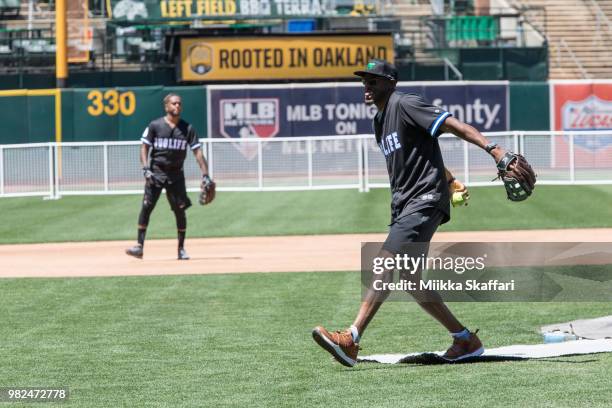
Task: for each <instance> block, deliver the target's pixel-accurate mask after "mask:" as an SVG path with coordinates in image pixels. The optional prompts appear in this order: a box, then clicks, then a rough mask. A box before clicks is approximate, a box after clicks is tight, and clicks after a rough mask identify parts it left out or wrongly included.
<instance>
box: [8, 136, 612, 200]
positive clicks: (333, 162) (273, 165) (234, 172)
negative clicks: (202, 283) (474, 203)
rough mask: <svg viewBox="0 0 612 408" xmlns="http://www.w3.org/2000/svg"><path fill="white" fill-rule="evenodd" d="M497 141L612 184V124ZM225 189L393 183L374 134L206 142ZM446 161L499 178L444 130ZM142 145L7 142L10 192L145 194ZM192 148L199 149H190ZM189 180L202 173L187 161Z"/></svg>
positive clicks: (560, 171)
mask: <svg viewBox="0 0 612 408" xmlns="http://www.w3.org/2000/svg"><path fill="white" fill-rule="evenodd" d="M486 136H487V137H488V139H489V140H491V141H493V142H496V143H498V144H500V145H501V146H504V147H505V148H506V149H509V150H513V151H516V152H521V153H523V154H524V155H525V156H526V157H527V158H528V160H529V162H530V163H531V164H532V165H533V167H534V168H535V170H536V172H537V174H538V183H540V184H612V131H590V132H544V131H543V132H498V133H487V134H486ZM202 143H203V149H204V153H205V155H206V157H207V158H208V162H209V167H210V173H211V175H212V177H213V178H214V179H215V181H216V182H217V185H218V189H219V191H291V190H323V189H358V190H359V191H368V190H369V189H370V188H385V187H388V186H389V182H388V176H387V170H386V165H385V160H384V157H383V155H382V154H381V152H380V150H379V147H378V146H377V145H376V142H375V140H374V138H373V137H372V136H371V135H353V136H328V137H306V138H297V137H290V138H272V139H263V138H256V139H202ZM440 148H441V150H442V154H443V156H444V161H445V165H446V167H447V168H449V169H450V170H452V171H453V172H454V173H455V174H456V176H457V177H458V178H460V179H462V180H463V181H465V182H466V183H467V184H468V185H471V186H482V185H494V184H497V183H499V181H491V180H492V179H493V178H494V177H495V175H496V172H495V167H494V163H493V161H492V159H491V157H490V156H489V155H488V154H486V153H485V152H484V151H483V150H482V149H480V148H478V147H476V146H473V145H471V144H468V143H466V142H464V141H462V140H461V139H459V138H457V137H454V136H452V135H442V136H441V137H440ZM139 149H140V142H137V141H135V142H90V143H61V144H57V143H37V144H23V145H0V197H11V196H47V197H51V198H59V197H61V196H62V195H87V194H136V193H137V194H140V193H142V189H143V176H142V170H141V166H140V164H139ZM188 155H190V154H189V153H188ZM185 176H186V179H187V187H188V189H189V190H190V191H196V190H197V189H198V187H199V183H200V176H201V175H200V170H199V169H198V166H197V163H196V161H195V160H194V159H193V158H189V157H188V158H187V160H186V162H185Z"/></svg>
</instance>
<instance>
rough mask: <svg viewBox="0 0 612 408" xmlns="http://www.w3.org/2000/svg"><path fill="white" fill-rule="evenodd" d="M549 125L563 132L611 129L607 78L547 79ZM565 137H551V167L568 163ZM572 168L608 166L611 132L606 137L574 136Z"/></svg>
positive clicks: (610, 90)
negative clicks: (549, 110)
mask: <svg viewBox="0 0 612 408" xmlns="http://www.w3.org/2000/svg"><path fill="white" fill-rule="evenodd" d="M550 91H551V98H550V99H551V106H552V109H551V121H550V123H551V126H553V129H552V130H557V131H563V132H567V133H569V132H585V131H591V130H612V82H611V81H599V82H595V81H559V82H555V81H551V83H550ZM570 148H571V147H570V143H569V136H567V135H564V136H559V137H555V142H554V152H555V154H554V163H555V167H569V165H570V163H569V162H570V160H569V157H570ZM573 149H574V166H575V167H576V168H609V167H610V166H612V132H611V135H610V136H598V137H595V136H589V135H580V134H578V135H576V136H574V146H573Z"/></svg>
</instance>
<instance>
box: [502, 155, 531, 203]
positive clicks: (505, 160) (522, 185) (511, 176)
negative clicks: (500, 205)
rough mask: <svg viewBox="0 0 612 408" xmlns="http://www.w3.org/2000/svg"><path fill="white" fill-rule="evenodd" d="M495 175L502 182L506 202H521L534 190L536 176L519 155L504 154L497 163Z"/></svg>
mask: <svg viewBox="0 0 612 408" xmlns="http://www.w3.org/2000/svg"><path fill="white" fill-rule="evenodd" d="M497 175H498V178H500V179H501V180H502V181H503V182H504V187H505V188H506V193H507V194H508V200H512V201H523V200H525V199H527V197H529V196H530V195H531V192H532V191H533V189H534V188H535V183H536V174H535V173H534V172H533V169H532V168H531V165H530V164H529V163H528V162H527V160H526V159H525V158H524V157H523V156H522V155H520V154H517V153H512V152H506V153H505V154H504V156H503V157H502V158H501V159H500V160H499V162H497Z"/></svg>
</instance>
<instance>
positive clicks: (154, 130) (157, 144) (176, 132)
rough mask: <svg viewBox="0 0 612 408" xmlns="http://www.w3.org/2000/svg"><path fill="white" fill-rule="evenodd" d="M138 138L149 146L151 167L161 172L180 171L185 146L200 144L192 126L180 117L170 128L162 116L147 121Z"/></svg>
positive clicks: (190, 146)
mask: <svg viewBox="0 0 612 408" xmlns="http://www.w3.org/2000/svg"><path fill="white" fill-rule="evenodd" d="M140 140H141V141H142V143H145V144H148V145H149V146H151V152H150V157H151V159H150V160H151V161H150V166H151V169H152V170H153V171H159V172H162V173H172V172H179V171H181V170H182V169H183V163H184V162H185V156H186V153H187V148H191V150H195V149H197V148H199V147H200V146H201V144H200V142H199V140H198V135H197V134H196V131H195V130H194V128H193V126H191V125H190V124H189V123H187V122H185V121H184V120H183V119H181V120H180V121H179V123H178V124H177V125H176V126H175V127H174V128H171V127H170V125H169V124H168V123H167V122H166V120H165V119H164V118H163V117H161V118H158V119H155V120H154V121H153V122H151V123H149V126H147V128H146V129H145V131H144V132H143V134H142V138H141V139H140Z"/></svg>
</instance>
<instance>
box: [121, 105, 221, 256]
mask: <svg viewBox="0 0 612 408" xmlns="http://www.w3.org/2000/svg"><path fill="white" fill-rule="evenodd" d="M164 109H165V111H166V115H165V116H163V117H161V118H158V119H155V120H154V121H152V122H151V123H150V124H149V126H147V128H146V129H145V131H144V133H143V134H142V138H141V139H140V140H141V141H142V145H141V147H140V163H141V164H142V166H143V168H142V170H143V174H144V178H145V189H144V198H143V201H142V208H141V209H140V215H139V216H138V244H137V245H136V246H133V247H131V248H128V249H126V251H125V253H126V254H128V255H130V256H133V257H136V258H139V259H142V256H143V247H144V241H145V235H146V233H147V226H148V225H149V217H150V216H151V213H152V212H153V209H154V208H155V204H157V200H158V199H159V196H160V194H161V192H162V190H163V189H166V197H167V198H168V202H169V203H170V208H171V209H172V211H173V212H174V216H175V218H176V228H177V231H178V259H182V260H185V259H189V255H187V252H186V251H185V248H184V245H185V231H186V230H187V218H186V215H185V210H186V209H187V208H189V207H190V206H191V201H190V200H189V197H188V196H187V190H186V187H185V175H184V173H183V163H184V162H185V156H186V152H187V149H191V151H192V152H193V154H194V156H195V158H196V161H197V162H198V165H199V166H200V170H202V178H203V183H205V184H211V183H212V180H210V177H209V176H208V164H207V162H206V159H205V158H204V156H203V154H202V149H201V148H200V147H201V144H200V142H199V141H198V135H197V134H196V131H195V130H194V128H193V126H191V125H190V124H189V123H187V122H186V121H184V120H183V119H181V112H182V110H183V105H182V100H181V97H180V96H178V95H176V94H173V93H171V94H168V95H166V97H165V98H164ZM149 153H150V156H149ZM212 198H214V196H213V197H211V198H209V200H210V201H212Z"/></svg>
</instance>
